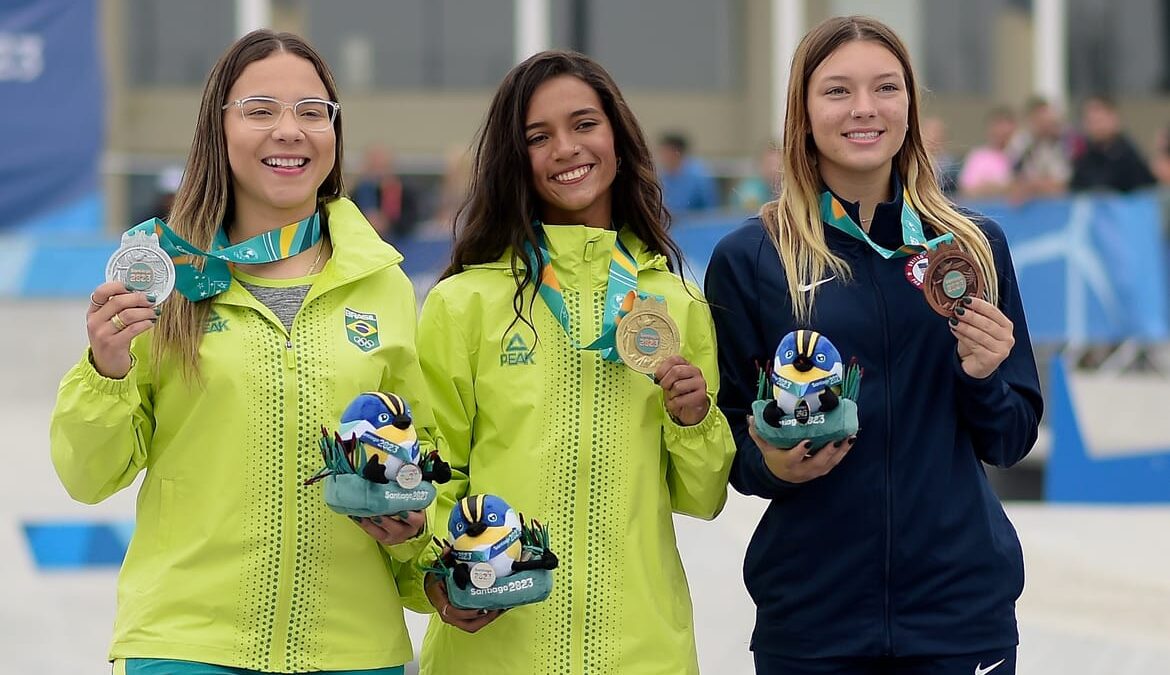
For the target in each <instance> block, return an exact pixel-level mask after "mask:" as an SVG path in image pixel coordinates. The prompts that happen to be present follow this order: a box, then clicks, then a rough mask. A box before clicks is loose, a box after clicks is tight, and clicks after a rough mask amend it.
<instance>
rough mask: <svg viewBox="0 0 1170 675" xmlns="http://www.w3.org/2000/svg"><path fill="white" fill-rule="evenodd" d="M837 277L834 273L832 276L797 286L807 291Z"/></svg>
mask: <svg viewBox="0 0 1170 675" xmlns="http://www.w3.org/2000/svg"><path fill="white" fill-rule="evenodd" d="M836 278H837V275H836V274H834V275H833V276H831V277H825V278H824V279H821V280H820V281H814V282H812V283H811V284H800V285H799V286H797V287H796V290H798V291H800V292H801V293H807V292H808V291H811V290H812V289H814V288H816V287H817V286H820V285H821V284H827V283H829V282H830V281H832V280H833V279H836Z"/></svg>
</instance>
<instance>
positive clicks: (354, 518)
mask: <svg viewBox="0 0 1170 675" xmlns="http://www.w3.org/2000/svg"><path fill="white" fill-rule="evenodd" d="M349 519H350V520H352V521H353V522H355V523H360V522H362V519H361V518H358V517H357V516H350V517H349Z"/></svg>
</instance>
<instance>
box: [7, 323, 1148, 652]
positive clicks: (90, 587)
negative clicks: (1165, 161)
mask: <svg viewBox="0 0 1170 675" xmlns="http://www.w3.org/2000/svg"><path fill="white" fill-rule="evenodd" d="M84 311H85V310H84V302H76V301H41V302H34V301H13V300H0V429H4V430H6V432H7V434H8V437H9V440H8V441H7V442H6V443H4V447H3V456H4V458H5V461H4V464H3V468H4V470H3V471H0V598H2V600H0V653H3V654H4V663H5V665H4V667H3V668H2V669H0V670H3V671H4V672H11V673H21V674H25V673H37V674H41V675H100V674H104V673H108V672H109V666H108V664H106V663H105V661H104V658H105V654H106V648H107V641H108V639H109V634H110V627H111V624H112V621H113V612H114V583H115V575H114V572H113V571H110V570H103V571H87V572H53V573H46V572H42V571H38V570H37V569H36V568H35V567H34V565H33V561H32V558H31V555H30V553H29V550H28V547H27V545H26V542H25V539H24V534H23V532H22V530H21V527H20V526H21V523H22V522H27V521H36V520H49V519H66V520H67V519H78V520H101V519H109V520H122V519H128V518H130V517H131V516H132V513H133V497H134V494H133V488H132V489H130V490H127V491H124V492H123V493H121V494H118V495H116V496H114V497H113V498H111V499H109V500H107V501H106V502H104V503H102V504H99V505H96V506H84V505H81V504H76V503H73V502H72V501H70V500H69V498H68V497H67V496H66V495H65V493H64V491H63V490H62V489H61V487H60V485H59V484H58V483H57V480H56V477H55V475H54V474H53V471H52V467H51V466H50V463H49V459H48V449H47V431H46V430H47V427H48V418H49V413H50V410H51V408H52V405H53V400H54V397H55V391H56V385H57V382H58V380H59V379H60V377H61V375H62V374H63V373H64V372H65V370H66V369H68V368H69V366H70V365H71V364H72V363H73V362H74V361H75V360H76V359H77V358H78V357H79V356H80V354H81V351H82V349H83V346H84V343H85V330H84V320H83V317H84ZM1162 394H1165V391H1163V392H1162ZM1160 400H1161V401H1166V400H1167V397H1166V396H1164V395H1163V396H1161V398H1160ZM1154 440H1155V441H1158V442H1160V441H1161V440H1162V439H1154ZM1167 445H1170V442H1167V443H1163V444H1162V445H1161V446H1160V447H1166V446H1167ZM763 506H764V503H763V502H762V501H760V500H755V499H749V498H744V497H741V496H739V495H736V494H734V493H733V494H732V496H731V497H730V499H729V501H728V505H727V508H726V509H725V511H724V512H723V514H722V515H721V516H720V517H719V518H718V519H717V520H715V521H714V522H711V523H705V522H700V521H696V520H693V519H689V518H679V519H678V529H679V534H678V539H679V545H680V549H681V551H682V554H683V560H684V563H685V565H686V567H687V571H688V576H689V579H690V585H691V591H692V595H693V597H694V606H695V623H696V627H697V634H698V636H699V638H698V639H699V656H700V660H701V663H702V666H703V672H704V673H717V674H720V675H722V674H725V673H730V674H738V673H750V672H751V658H750V654H749V653H748V651H747V642H748V637H749V634H750V631H751V626H752V621H753V608H752V605H751V602H750V600H749V599H748V597H747V594H746V593H745V591H744V590H743V585H742V582H741V580H740V566H741V564H742V561H743V551H744V548H745V546H746V543H747V540H748V538H749V537H750V536H751V533H752V530H753V528H754V527H755V523H756V521H757V519H758V517H759V514H760V512H761V511H762V509H763ZM1007 508H1008V512H1009V514H1010V516H1011V517H1012V520H1013V521H1014V522H1015V525H1016V527H1017V529H1018V530H1019V532H1020V537H1021V538H1022V539H1023V543H1024V552H1025V557H1026V560H1027V575H1028V576H1027V586H1026V589H1025V591H1024V595H1023V597H1022V598H1021V600H1020V603H1019V617H1020V624H1021V633H1022V638H1021V639H1022V644H1021V647H1020V656H1019V667H1018V671H1017V672H1018V673H1020V674H1021V675H1058V674H1059V675H1066V674H1075V675H1165V674H1166V673H1170V536H1167V533H1168V532H1170V505H1165V506H1157V507H1096V506H1094V507H1088V506H1084V507H1081V506H1056V505H1047V504H1043V503H1036V502H1009V503H1008V505H1007ZM410 624H411V627H412V632H413V635H414V636H415V638H416V639H419V638H421V634H422V628H423V626H424V625H425V619H424V618H423V617H417V616H414V615H411V617H410Z"/></svg>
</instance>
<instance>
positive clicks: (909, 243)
mask: <svg viewBox="0 0 1170 675" xmlns="http://www.w3.org/2000/svg"><path fill="white" fill-rule="evenodd" d="M821 220H823V221H825V224H827V225H831V226H833V227H835V228H837V229H838V230H841V231H842V232H844V233H845V234H847V235H849V236H850V237H853V238H854V239H860V240H861V241H864V242H865V243H867V244H869V246H870V248H872V249H873V250H875V251H877V252H878V255H880V256H881V257H883V258H885V259H886V260H889V259H890V258H901V257H902V256H907V255H913V254H916V253H921V252H923V251H929V250H931V249H933V248H935V247H937V246H938V245H939V244H945V243H947V242H949V241H951V240H952V239H954V237H953V236H952V235H951V233H950V232H948V233H946V234H944V235H942V236H939V237H935V238H934V239H930V240H927V238H926V235H925V234H924V233H923V231H922V220H921V219H920V218H919V217H918V212H917V211H915V210H914V207H913V206H911V205H910V193H909V192H907V191H905V190H903V192H902V241H903V242H904V243H903V244H902V245H901V246H899V247H898V248H896V249H894V250H893V251H891V250H890V249H888V248H885V247H883V246H880V245H878V243H877V242H875V241H874V240H873V239H870V238H869V234H867V233H866V231H865V230H863V229H861V227H860V226H858V224H857V223H856V222H854V221H853V218H851V217H850V216H849V212H848V211H846V210H845V205H844V204H842V203H841V202H840V201H839V200H838V199H837V198H836V197H834V196H833V193H832V192H829V191H828V190H825V191H824V192H822V193H821Z"/></svg>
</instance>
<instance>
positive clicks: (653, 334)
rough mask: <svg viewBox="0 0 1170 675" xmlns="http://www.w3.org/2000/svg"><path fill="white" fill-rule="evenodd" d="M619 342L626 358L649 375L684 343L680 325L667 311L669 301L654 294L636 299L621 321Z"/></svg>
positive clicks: (636, 369) (634, 366)
mask: <svg viewBox="0 0 1170 675" xmlns="http://www.w3.org/2000/svg"><path fill="white" fill-rule="evenodd" d="M615 342H616V344H617V351H618V354H619V355H620V356H621V357H622V362H623V363H625V364H626V365H627V366H629V367H630V368H631V369H633V370H635V371H637V372H639V373H644V374H647V375H652V374H653V373H654V371H655V370H657V369H658V365H659V364H660V363H662V362H663V361H665V360H666V359H667V358H669V357H671V356H674V355H675V354H678V353H679V346H680V344H681V340H680V338H679V333H678V325H677V324H675V323H674V319H671V318H670V314H669V313H668V312H667V311H666V303H665V302H664V301H659V300H655V299H653V298H647V299H644V300H643V299H637V300H635V301H634V306H633V308H632V309H630V313H629V314H627V315H625V316H624V317H622V319H621V321H619V322H618V326H617V336H616V340H615Z"/></svg>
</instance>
